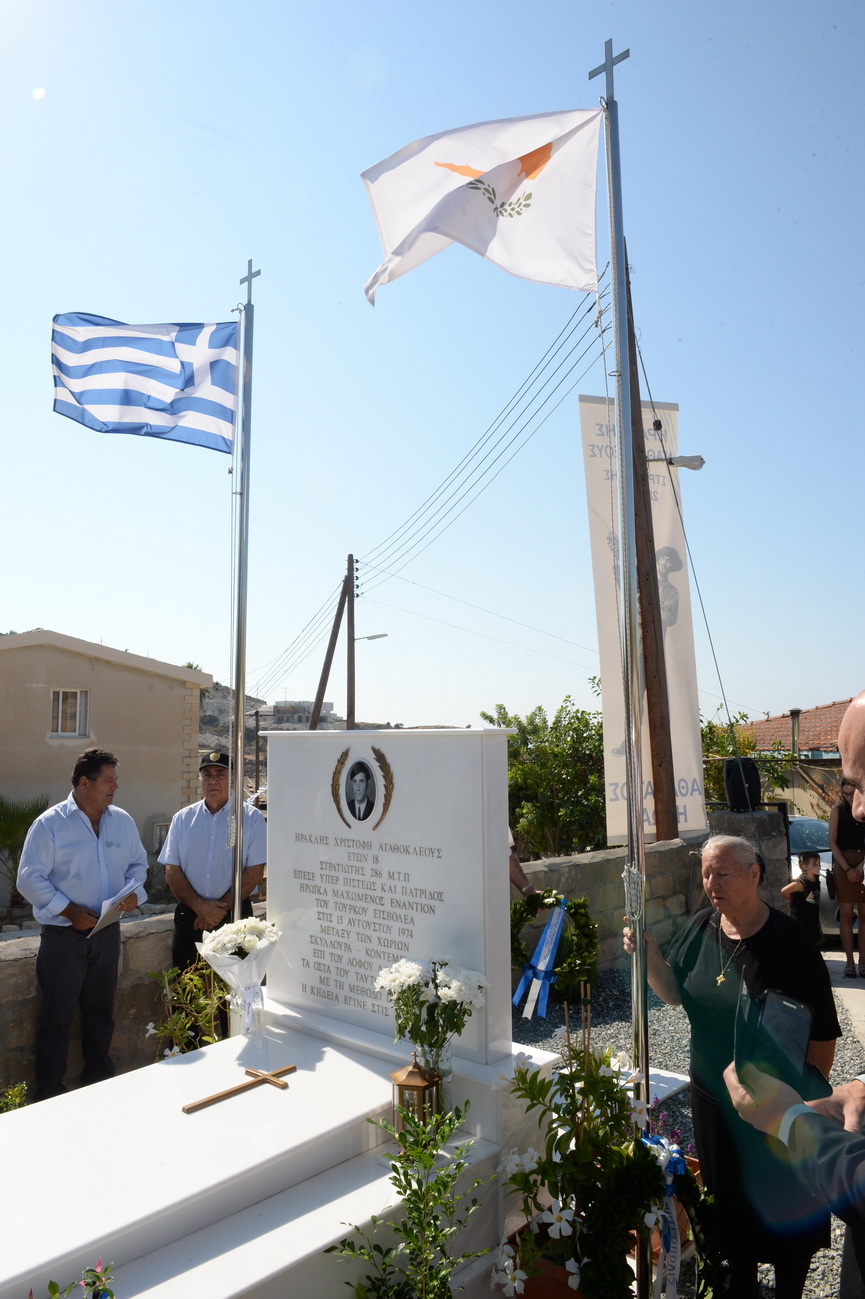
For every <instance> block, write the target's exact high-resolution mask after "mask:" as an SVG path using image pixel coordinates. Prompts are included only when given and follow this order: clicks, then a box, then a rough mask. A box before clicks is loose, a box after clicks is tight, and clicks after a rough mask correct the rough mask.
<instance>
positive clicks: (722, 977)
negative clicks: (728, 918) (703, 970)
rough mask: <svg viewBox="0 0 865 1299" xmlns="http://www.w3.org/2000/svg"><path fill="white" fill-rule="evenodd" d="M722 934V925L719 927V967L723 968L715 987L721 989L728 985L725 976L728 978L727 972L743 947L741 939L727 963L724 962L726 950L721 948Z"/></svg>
mask: <svg viewBox="0 0 865 1299" xmlns="http://www.w3.org/2000/svg"><path fill="white" fill-rule="evenodd" d="M721 932H722V931H721V927H720V925H719V926H718V963H719V965H720V967H721V973H720V974H719V975H718V977H717V979H716V980H715V986H716V987H718V988H720V986H721V984H722V983H726V982H727V980H726V977H725V976H726V972H727V970H729V968H730V965H731V963H732V961H733V958H734V957H735V956H736V955H737V953H738V951H739V948H740V947H741V946H742V941H743V940H742V939H741V938H740V939H739V941H738V943H737V944H736V946H735V947H734V948H733V950H732V952H731V953H730V955H729V956H728V957H727V960H726V962H724V949H723V947H722V946H721Z"/></svg>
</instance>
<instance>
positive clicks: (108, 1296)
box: [30, 1258, 114, 1299]
mask: <svg viewBox="0 0 865 1299" xmlns="http://www.w3.org/2000/svg"><path fill="white" fill-rule="evenodd" d="M113 1266H114V1264H113V1263H106V1264H104V1265H103V1263H102V1259H101V1258H100V1259H97V1261H96V1266H95V1267H86V1268H85V1269H84V1271H83V1272H82V1273H81V1280H80V1281H70V1282H69V1284H68V1285H67V1286H66V1287H65V1289H63V1290H61V1289H60V1286H59V1285H58V1284H57V1282H56V1281H49V1282H48V1299H65V1296H66V1295H69V1294H71V1293H72V1291H73V1290H77V1289H78V1288H79V1287H80V1288H81V1289H82V1290H83V1291H84V1294H85V1295H88V1296H92V1299H114V1291H113V1290H111V1289H110V1288H109V1282H111V1281H113V1280H114V1277H113V1276H112V1275H111V1269H112V1268H113ZM30 1299H33V1291H32V1290H31V1291H30Z"/></svg>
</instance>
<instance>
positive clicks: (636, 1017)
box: [589, 40, 651, 1296]
mask: <svg viewBox="0 0 865 1299" xmlns="http://www.w3.org/2000/svg"><path fill="white" fill-rule="evenodd" d="M629 56H630V50H624V51H623V52H622V53H621V54H617V55H615V57H614V56H613V42H612V41H611V40H610V41H606V42H605V44H604V62H603V63H602V64H601V66H600V67H597V68H595V69H594V70H593V71H592V72H590V73H589V80H591V79H592V78H593V77H597V76H599V75H600V73H602V72H603V73H605V74H606V112H605V115H604V116H605V124H606V127H605V129H606V142H607V180H608V186H609V196H610V197H609V202H610V227H611V244H612V270H613V314H614V320H615V337H616V456H617V468H618V476H619V546H620V569H621V579H620V581H621V586H622V592H621V597H622V598H621V600H620V603H619V619H620V629H619V635H620V643H621V645H622V647H623V651H624V663H623V672H622V676H623V683H622V684H623V692H624V702H625V738H626V745H627V776H628V863H627V865H626V867H625V897H626V910H627V912H628V917H629V922H630V925H631V927H632V928H633V930H634V935H635V948H636V950H635V952H634V960H633V968H632V976H633V977H632V980H631V984H632V993H631V1014H632V1023H633V1033H634V1065H635V1068H637V1069H638V1070H639V1072H640V1074H641V1075H642V1082H640V1083H638V1084H637V1085H636V1088H635V1091H636V1094H637V1095H638V1096H639V1097H640V1098H641V1099H642V1100H648V1099H649V1095H648V1092H649V1016H648V987H647V983H646V944H645V934H644V929H645V879H646V855H645V841H644V838H643V770H642V766H643V764H642V736H641V719H640V700H641V698H642V684H643V683H642V671H641V668H642V659H641V653H640V638H639V625H638V611H637V551H636V542H635V499H636V494H635V485H634V448H633V434H632V429H631V389H630V363H629V355H630V348H629V341H628V316H627V263H626V257H625V232H624V222H623V218H622V172H621V157H620V153H619V110H618V104H617V103H616V100H615V95H614V90H613V68H614V67H615V65H616V64H617V63H621V62H622V60H623V59H627V58H628V57H629ZM641 1261H642V1266H641V1267H640V1268H639V1270H638V1277H637V1281H638V1290H639V1294H640V1295H641V1296H644V1295H647V1294H648V1286H649V1278H650V1277H651V1268H650V1267H648V1257H647V1256H646V1257H643V1258H642V1260H641Z"/></svg>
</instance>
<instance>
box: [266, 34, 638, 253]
mask: <svg viewBox="0 0 865 1299" xmlns="http://www.w3.org/2000/svg"><path fill="white" fill-rule="evenodd" d="M630 57H631V51H630V50H622V53H621V54H617V55H616V56H615V58H613V42H612V41H611V40H610V41H605V42H604V61H603V63H602V64H601V65H600V67H597V68H595V69H594V70H593V71H592V72H590V73H589V81H591V79H592V77H598V76H600V74H601V73H602V72H606V74H607V86H606V99H607V103H609V102H610V100H612V99H615V94H614V93H613V68H614V67H615V66H616V64H617V63H621V62H622V60H623V59H629V58H630ZM249 264H250V266H251V265H252V262H250V263H249Z"/></svg>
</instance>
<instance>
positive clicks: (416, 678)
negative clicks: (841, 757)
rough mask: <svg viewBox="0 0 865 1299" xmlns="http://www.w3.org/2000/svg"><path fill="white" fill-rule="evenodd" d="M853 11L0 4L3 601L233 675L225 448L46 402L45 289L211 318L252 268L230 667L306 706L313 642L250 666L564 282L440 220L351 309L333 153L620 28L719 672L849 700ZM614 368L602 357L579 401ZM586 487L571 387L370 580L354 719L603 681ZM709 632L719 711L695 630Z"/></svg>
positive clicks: (533, 335)
mask: <svg viewBox="0 0 865 1299" xmlns="http://www.w3.org/2000/svg"><path fill="white" fill-rule="evenodd" d="M863 29H865V11H863V8H862V5H861V4H860V3H858V0H827V2H826V3H825V4H822V5H814V4H810V3H809V4H805V3H802V0H794V2H793V3H783V4H782V3H770V2H768V0H764V2H763V3H761V4H758V5H754V4H750V3H745V2H744V0H725V2H724V3H716V2H709V3H706V2H703V3H700V4H694V3H686V2H685V0H656V2H655V3H653V4H651V5H648V4H646V3H645V0H618V2H613V0H595V3H592V4H591V5H589V4H586V3H582V4H574V3H567V4H566V3H562V2H560V0H535V3H534V4H533V5H532V6H527V5H526V4H524V3H520V4H515V3H509V2H508V0H499V3H497V4H495V5H493V4H491V3H486V4H479V3H471V2H467V0H460V2H459V3H456V2H455V0H442V2H441V3H439V4H438V5H436V6H435V7H434V8H432V9H430V8H427V9H424V8H423V7H417V6H406V5H404V4H401V5H397V4H386V3H380V2H379V0H371V2H370V3H367V4H365V5H356V4H348V3H345V2H344V0H338V2H337V3H335V4H331V5H321V6H313V5H300V4H295V3H278V2H277V0H247V3H246V4H244V5H243V6H239V5H235V4H228V3H225V2H224V0H212V2H210V3H207V4H204V3H201V2H200V0H184V3H182V4H177V3H176V0H171V2H170V3H169V2H168V0H151V2H150V3H149V4H147V5H143V6H132V5H117V4H116V3H110V4H109V3H107V0H81V3H79V4H77V5H75V6H64V5H61V4H59V3H57V0H30V3H28V4H27V5H26V6H23V5H19V6H14V7H12V6H6V7H5V10H4V15H3V18H2V27H0V38H2V39H0V71H2V75H0V102H2V120H3V123H4V137H5V138H4V145H5V148H4V155H5V158H4V180H5V189H6V201H5V204H4V208H5V220H4V223H3V224H4V227H5V237H4V248H5V253H6V256H5V277H4V279H5V284H4V288H5V297H6V321H7V330H6V339H7V341H6V345H5V357H4V360H5V366H4V369H5V384H4V391H5V394H6V396H5V403H4V412H3V413H4V450H5V455H4V461H5V466H4V468H5V472H4V485H5V491H4V503H3V512H2V518H3V529H4V536H5V553H6V564H5V573H4V582H3V587H4V596H5V598H4V601H3V606H4V611H3V615H2V618H0V629H2V630H4V631H5V630H10V629H13V630H16V631H24V630H27V629H29V628H31V627H37V626H41V627H47V628H52V629H53V630H56V631H59V632H64V633H67V634H69V635H73V636H79V637H82V638H85V639H89V640H96V641H98V640H102V641H104V642H105V643H106V644H109V645H113V646H115V647H118V648H120V649H130V650H133V651H135V652H138V653H145V654H148V655H151V656H152V657H155V658H159V659H163V660H167V661H169V662H181V661H184V660H187V659H192V660H194V661H196V662H198V663H200V664H201V665H202V666H203V667H204V668H205V669H206V670H208V671H211V672H213V673H214V675H215V676H217V678H219V679H221V680H223V681H225V680H227V679H228V673H229V653H230V644H231V631H230V611H229V569H230V564H229V546H228V521H229V490H230V482H229V479H228V476H227V472H226V471H227V468H228V464H229V460H228V457H227V456H224V455H220V454H218V453H214V452H210V451H204V450H201V449H199V448H194V447H186V446H182V445H179V444H160V443H158V442H156V441H154V440H148V439H142V438H134V437H108V436H102V435H99V434H96V433H91V432H89V431H88V430H86V429H83V428H79V427H78V426H77V425H75V424H73V423H72V422H71V421H69V420H65V419H62V418H61V417H60V416H57V415H54V414H53V413H52V410H51V401H52V381H51V374H50V361H49V329H50V320H51V317H52V315H54V314H55V313H56V312H64V311H89V312H94V313H97V314H103V315H106V316H112V317H114V318H116V319H119V320H126V321H130V322H135V323H146V322H156V321H164V320H221V319H226V318H228V317H229V313H230V310H231V308H232V306H233V305H234V304H235V303H236V302H237V301H238V299H239V298H240V297H241V296H242V292H241V290H240V288H239V285H238V280H239V278H240V276H241V275H242V274H243V273H244V271H245V268H246V260H247V258H248V257H253V258H254V260H255V264H256V266H260V267H261V270H262V274H261V277H260V278H259V279H258V280H257V281H256V283H255V294H256V303H257V313H256V360H255V367H256V368H255V396H254V416H253V419H254V434H253V436H254V444H253V454H252V461H253V465H252V469H253V482H252V497H251V501H252V515H253V519H252V531H251V558H250V562H251V578H250V602H249V649H248V663H249V674H248V686H249V688H250V689H251V690H252V691H255V689H256V685H257V683H258V682H259V681H262V680H267V679H268V675H270V676H271V677H273V676H275V678H276V679H275V680H274V681H273V682H272V684H271V685H270V688H269V689H268V690H267V691H266V694H267V697H268V698H269V699H273V698H282V697H284V696H285V697H289V698H311V697H312V695H313V694H314V691H315V686H316V683H317V679H318V673H319V670H320V664H321V657H322V654H323V646H321V645H319V646H317V647H316V648H315V649H314V650H313V652H312V653H311V654H310V655H309V657H307V658H306V660H305V661H304V662H302V663H300V664H296V665H295V666H294V667H293V669H292V670H291V671H288V670H287V669H286V675H281V669H276V670H275V672H274V671H272V670H271V669H272V667H273V665H274V664H275V661H276V660H278V659H279V656H280V655H281V654H282V653H283V651H284V650H285V649H286V648H287V647H288V646H289V644H290V643H291V642H292V641H293V640H294V638H295V637H296V636H297V634H298V632H299V631H300V630H301V629H302V628H303V626H304V625H305V624H306V622H307V621H308V619H309V618H310V617H311V616H312V615H313V614H314V613H315V612H316V611H317V610H318V609H319V608H320V606H321V605H322V604H323V602H324V601H325V600H326V598H327V597H328V595H329V594H330V593H331V592H332V591H333V590H334V588H335V587H336V586H337V584H338V582H339V580H340V578H341V575H342V572H343V570H344V564H345V557H346V554H347V553H348V552H349V551H353V552H354V553H356V554H358V555H364V554H366V553H367V552H369V551H371V550H372V549H373V548H374V547H375V546H377V545H378V543H379V542H380V541H382V540H383V539H384V538H385V537H386V536H387V535H388V534H389V533H391V532H392V531H393V530H394V529H395V528H398V527H399V526H400V525H401V524H402V523H403V522H404V521H405V520H406V519H407V518H408V517H409V516H410V515H411V514H412V512H413V511H414V510H415V509H416V507H417V506H418V505H419V504H420V503H421V502H422V501H423V500H424V499H425V498H426V496H427V495H428V494H429V492H430V491H431V490H432V489H433V488H435V487H436V486H437V485H438V483H439V482H440V481H441V480H442V479H443V478H444V477H445V476H446V475H447V474H448V473H449V472H450V471H451V469H452V468H453V467H454V466H455V465H456V464H457V463H458V461H460V459H461V458H462V456H463V455H464V454H465V452H466V451H467V450H468V449H469V447H470V446H471V445H472V444H473V443H474V442H475V440H476V438H477V437H478V436H479V435H480V433H482V432H483V430H484V429H485V428H486V427H487V425H488V424H489V423H490V421H491V420H492V419H493V418H494V417H495V416H496V414H497V413H498V411H499V410H500V409H501V407H502V406H503V405H504V404H505V403H506V402H507V401H508V399H509V398H510V396H511V394H512V393H513V391H514V390H515V388H516V387H517V386H518V385H519V383H520V382H521V381H522V379H523V378H524V377H525V375H527V374H528V372H529V371H530V369H531V368H532V367H533V366H534V364H535V362H536V361H537V359H538V358H539V357H540V356H541V355H542V354H543V353H544V352H545V350H546V348H547V347H548V345H549V344H550V343H551V342H552V340H553V339H554V337H555V336H556V335H557V334H558V332H559V330H560V329H561V328H562V326H563V325H564V323H565V322H566V320H567V319H568V318H569V316H570V315H571V312H572V311H573V310H574V307H575V306H576V305H577V304H578V301H579V298H578V295H575V294H572V293H569V292H567V291H566V290H562V289H553V288H545V287H541V286H536V285H532V284H528V283H525V282H522V281H520V280H517V279H514V278H512V277H511V276H508V275H506V274H505V273H504V272H502V271H500V270H498V269H497V268H495V267H493V266H492V265H490V264H489V263H487V262H485V261H483V260H482V259H481V258H479V257H477V256H475V255H474V254H471V253H469V252H467V251H465V250H464V249H462V248H456V247H455V248H453V249H451V250H449V251H448V252H446V253H445V254H443V255H442V256H440V257H438V258H436V259H434V260H433V261H431V262H429V263H427V264H426V265H425V266H423V267H420V268H419V269H417V270H415V271H413V272H412V273H411V274H410V275H408V276H406V277H405V278H403V279H401V280H399V281H397V282H395V283H394V284H392V285H388V286H385V287H384V288H383V289H381V291H380V292H379V295H378V299H377V305H376V307H375V309H374V310H373V309H372V308H370V307H369V305H368V304H367V302H366V301H365V299H364V296H363V291H362V289H363V284H364V282H365V281H366V279H367V278H368V277H369V275H370V274H371V273H372V271H373V270H374V269H375V267H376V266H377V265H378V262H379V260H380V256H381V253H380V247H379V244H378V239H377V236H376V231H375V226H374V223H373V220H372V216H371V213H370V210H369V207H368V204H367V199H366V196H365V194H364V190H363V186H362V184H361V182H360V180H359V173H360V172H361V171H362V170H363V169H364V168H365V167H368V166H370V165H371V164H373V163H374V162H377V161H378V160H380V159H381V158H383V157H385V156H386V155H388V154H389V153H391V152H393V151H394V150H395V149H397V148H399V147H401V146H402V145H404V144H407V143H409V142H410V141H411V140H414V139H416V138H417V137H419V136H422V135H427V134H431V133H433V132H436V131H442V130H445V129H447V128H452V127H457V126H462V125H466V124H468V123H470V122H473V121H482V120H486V119H490V118H497V117H510V116H518V115H524V114H531V113H540V112H544V111H550V110H553V109H562V108H574V107H592V106H593V105H595V104H596V103H597V101H598V96H599V94H600V93H601V92H602V79H598V80H596V81H593V82H591V83H589V82H588V80H587V73H588V71H589V70H590V69H591V68H592V67H594V66H595V65H597V64H598V63H600V62H601V61H602V59H603V47H604V41H605V40H606V39H607V38H610V37H611V38H612V39H613V41H614V46H615V50H616V51H619V50H620V49H623V48H625V47H629V48H630V51H631V57H630V59H628V60H627V61H626V62H625V63H623V64H622V65H620V66H619V67H618V68H617V69H616V93H617V98H618V101H619V105H620V121H621V134H622V164H623V172H624V213H625V226H626V234H627V239H628V250H629V256H630V261H631V263H632V267H633V293H634V305H635V314H636V318H637V328H638V332H639V335H640V341H641V347H642V350H643V355H644V359H645V364H646V368H647V371H648V376H649V381H650V384H651V387H652V393H653V395H654V397H655V398H656V399H658V400H661V401H672V402H678V403H679V406H680V420H679V428H680V450H681V451H683V452H699V453H701V454H702V455H703V456H704V457H705V459H706V462H707V464H706V468H705V469H704V470H703V471H702V472H701V473H700V474H687V475H683V478H682V487H683V493H684V508H685V522H686V528H687V531H688V534H689V538H690V542H691V547H692V551H693V556H694V562H695V567H696V574H697V578H698V580H699V581H700V584H701V586H702V590H703V595H704V599H705V602H706V608H707V614H708V618H709V623H710V627H711V630H712V634H713V636H714V638H715V645H716V650H717V654H718V659H719V662H720V666H721V671H722V673H723V676H724V681H725V684H726V689H727V692H728V695H729V697H730V700H731V702H732V703H733V705H734V706H735V707H737V708H739V707H741V708H745V709H747V710H749V711H750V712H751V713H752V714H758V713H760V712H763V711H770V712H779V711H782V710H786V709H787V708H789V707H790V706H791V705H793V706H799V707H805V708H807V707H809V706H811V705H814V704H817V703H824V702H827V701H829V700H832V699H837V698H843V697H845V696H847V695H850V694H852V693H855V692H856V691H858V690H859V689H860V688H862V687H863V686H865V668H863V666H862V651H861V644H862V640H863V631H865V628H863V615H862V612H861V600H860V599H859V585H858V580H857V579H858V577H859V572H858V557H859V555H860V554H861V549H862V534H861V514H862V509H861V499H862V491H863V483H862V450H861V433H860V428H859V421H860V411H861V405H862V401H861V396H860V391H859V389H860V386H861V380H860V375H861V371H862V343H863V325H862V320H863V313H862V299H863V292H862V288H863V270H862V258H861V252H860V248H861V238H862V211H863V179H862V178H863V174H865V165H863V130H862V126H863V122H862V96H861V67H862V57H863V53H865V43H863ZM38 88H42V89H44V92H45V94H44V97H43V98H41V99H37V98H34V95H33V92H34V90H36V89H38ZM600 202H601V217H600V220H601V224H602V225H603V224H604V223H605V221H606V215H605V207H606V204H605V198H604V196H603V194H602V196H601V201H600ZM603 382H604V380H603V372H602V370H601V368H600V366H598V367H596V368H595V370H594V371H593V372H592V373H591V374H589V375H588V376H587V378H586V379H585V380H584V381H583V382H582V383H581V385H580V390H581V391H583V392H587V393H595V392H600V391H603ZM585 515H586V510H585V492H584V486H583V471H582V461H581V451H580V440H579V426H578V409H577V401H576V393H574V395H573V397H572V398H571V399H570V400H569V401H568V402H566V403H564V404H563V405H562V406H561V407H560V408H559V409H558V411H557V412H556V413H555V415H554V416H553V417H552V418H551V419H550V420H549V421H548V422H547V424H545V425H544V427H543V428H542V429H541V430H540V431H539V432H538V433H537V435H536V436H535V437H534V438H533V439H532V440H531V441H530V442H529V444H528V445H527V447H526V448H525V449H524V450H523V451H522V452H521V453H520V455H519V456H517V457H516V459H514V460H513V461H512V462H511V464H510V465H509V466H508V467H507V468H505V470H504V471H503V472H502V474H501V475H500V477H499V478H498V479H497V480H496V483H495V485H494V487H493V488H492V489H491V490H490V491H488V492H487V493H486V494H485V495H484V496H482V497H481V498H480V500H479V501H478V502H477V503H476V504H475V505H473V506H472V507H471V509H469V510H468V511H466V513H465V514H463V515H462V517H461V518H460V519H459V520H458V521H457V522H456V523H455V525H454V526H453V527H452V528H451V529H450V530H449V531H448V532H446V533H445V534H444V536H443V537H442V538H441V539H440V540H439V541H437V542H436V543H435V544H434V545H432V546H430V547H429V548H428V549H427V550H425V551H424V552H423V554H422V555H420V556H419V557H418V558H417V560H416V561H415V562H414V563H413V564H411V565H410V566H409V567H408V568H406V569H405V570H403V572H402V574H401V576H400V578H397V579H393V580H391V581H389V582H386V583H384V584H383V585H380V586H377V587H376V589H375V590H372V589H371V588H372V587H373V585H374V582H373V580H372V577H373V575H372V574H371V573H370V572H369V571H368V570H367V572H366V573H365V574H362V576H363V579H364V587H365V590H366V594H364V595H363V596H362V598H361V600H360V601H359V604H358V608H357V634H358V635H359V636H360V635H366V634H371V633H379V632H387V633H388V639H386V640H379V641H374V642H368V643H366V642H364V643H362V644H360V645H358V715H359V717H361V718H369V719H373V720H377V721H382V722H384V721H391V722H396V721H402V722H405V723H406V724H417V723H424V722H437V723H454V724H457V725H465V724H468V723H472V724H477V723H478V720H479V719H478V712H479V710H480V709H481V708H486V709H492V707H493V706H494V705H495V704H496V703H499V702H501V703H504V704H506V705H507V707H508V708H509V709H511V710H515V711H518V712H525V711H526V710H528V709H530V708H532V707H533V706H534V705H536V704H538V703H542V704H544V705H545V706H546V707H548V708H549V709H554V708H555V707H556V706H557V705H558V704H559V703H560V702H561V700H562V698H563V697H564V696H565V695H566V694H567V693H571V694H573V696H574V698H575V699H576V701H577V702H578V703H580V704H582V705H585V706H591V705H592V704H593V699H592V695H591V693H590V691H589V688H588V684H587V682H588V677H589V676H590V675H591V674H592V673H595V672H597V670H598V666H597V663H598V660H597V653H596V643H597V639H596V631H595V618H594V603H593V596H592V587H591V570H590V558H589V549H588V529H587V522H586V517H585ZM405 579H410V580H409V581H407V580H405ZM425 588H433V590H434V591H435V592H437V593H440V594H434V593H432V592H431V591H430V590H428V589H425ZM457 600H459V601H465V602H468V604H465V603H462V604H461V603H457V602H456V601H457ZM695 603H696V602H695ZM471 605H474V606H480V607H481V608H482V609H483V610H490V611H493V613H486V612H481V611H480V610H479V609H477V608H472V607H469V606H471ZM496 613H498V614H504V615H507V616H509V617H511V618H513V619H515V620H517V622H520V623H525V624H529V626H530V627H531V628H534V629H537V630H529V629H528V628H526V627H520V626H515V625H514V623H512V622H507V621H504V620H503V619H502V618H500V617H496V616H494V615H495V614H496ZM422 615H423V616H422ZM429 619H435V620H438V621H429ZM556 637H558V638H560V639H555V638H556ZM697 643H698V674H699V679H700V688H701V692H702V693H701V706H702V707H703V710H704V711H705V712H708V713H711V712H712V711H713V710H714V707H715V705H716V702H717V699H718V687H717V680H716V677H715V675H714V670H713V668H712V664H711V660H710V656H709V654H708V651H707V648H706V637H705V634H704V632H703V631H702V630H701V628H700V627H698V628H697ZM340 653H341V651H340ZM342 662H343V659H342V657H340V658H339V659H338V661H337V665H336V673H335V676H334V678H333V679H332V682H331V687H330V689H329V691H328V698H332V699H333V700H334V702H335V704H336V706H337V707H338V708H339V709H340V710H342V709H343V708H344V704H345V691H344V676H343V669H342ZM69 684H75V683H69Z"/></svg>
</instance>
